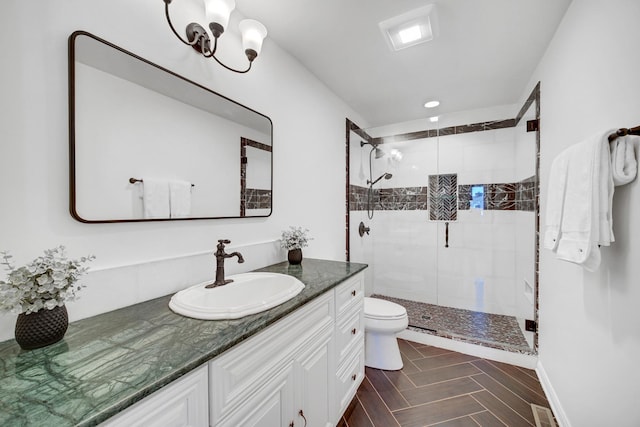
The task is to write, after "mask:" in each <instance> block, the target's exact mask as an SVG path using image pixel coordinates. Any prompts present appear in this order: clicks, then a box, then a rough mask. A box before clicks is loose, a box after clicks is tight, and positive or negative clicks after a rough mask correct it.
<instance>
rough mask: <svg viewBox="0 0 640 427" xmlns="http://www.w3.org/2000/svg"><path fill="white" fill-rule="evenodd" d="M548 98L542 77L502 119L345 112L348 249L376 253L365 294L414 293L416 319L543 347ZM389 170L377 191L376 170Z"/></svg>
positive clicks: (419, 327)
mask: <svg viewBox="0 0 640 427" xmlns="http://www.w3.org/2000/svg"><path fill="white" fill-rule="evenodd" d="M538 99H539V86H537V87H536V88H535V90H534V91H533V92H532V93H531V96H530V97H529V98H528V99H527V101H526V102H525V103H524V105H523V106H522V107H521V108H520V109H519V111H512V112H505V113H504V116H503V117H496V119H497V120H495V121H485V122H477V121H474V120H473V119H474V117H473V114H472V113H469V114H467V115H466V116H465V115H464V114H458V115H456V116H453V115H452V116H451V117H447V116H441V117H440V121H439V123H438V127H436V128H426V129H415V128H413V129H410V130H409V132H406V133H402V134H399V133H391V132H388V131H387V129H390V128H376V129H360V128H358V127H357V125H356V124H354V123H350V122H348V123H347V126H348V132H347V135H348V137H347V145H348V147H347V148H348V151H347V156H348V165H349V168H348V179H349V181H348V197H349V200H348V202H349V203H348V206H349V210H348V215H347V217H348V223H347V226H348V228H349V232H348V236H347V242H346V249H347V256H348V257H349V259H350V260H351V261H355V262H366V263H368V264H369V269H368V270H367V271H368V274H369V276H368V277H366V290H367V294H369V295H370V294H375V295H376V296H380V297H381V298H388V299H391V300H394V301H395V302H399V303H401V304H402V305H404V306H405V307H406V308H407V310H408V312H409V317H410V325H411V326H410V327H412V328H414V329H415V330H416V331H424V332H425V333H431V334H437V335H439V336H444V337H448V338H454V339H463V340H467V341H469V342H472V343H475V344H479V345H484V346H490V347H495V348H499V349H503V350H508V351H514V352H520V353H535V351H536V336H535V333H534V332H530V331H527V330H526V328H525V324H526V323H527V321H530V322H529V323H531V322H534V323H535V322H537V306H536V304H537V303H536V301H537V283H538V277H537V269H536V265H537V262H538V252H537V248H538V242H537V233H536V232H537V229H538V223H537V217H538V215H537V213H538V202H537V194H538V169H539V165H538V153H539V144H540V141H539V132H538V130H537V129H534V130H533V131H529V132H528V131H527V122H528V121H531V120H538V119H539V107H538V105H539V104H538ZM465 120H467V121H465ZM430 125H432V124H431V123H430ZM413 126H415V124H414V125H413ZM394 128H396V129H397V128H398V126H394ZM363 140H364V141H367V142H368V143H369V144H370V145H367V148H368V149H363V148H364V147H361V146H360V142H361V141H363ZM371 147H373V148H371ZM374 150H375V151H374ZM370 151H374V152H376V154H377V155H376V156H375V157H374V158H373V160H372V165H371V173H370V172H369V154H370ZM383 173H389V174H391V175H392V178H391V179H388V180H381V181H380V182H378V183H377V184H376V188H374V191H373V197H372V198H371V202H370V203H367V200H368V199H367V193H366V189H367V179H368V177H369V175H372V176H374V177H377V176H379V175H381V174H383ZM367 209H369V210H371V211H373V213H374V215H372V216H371V215H369V216H367ZM361 221H363V222H364V224H365V225H366V226H367V227H369V228H370V233H369V234H368V235H365V237H363V238H361V237H360V236H359V234H358V224H359V222H361Z"/></svg>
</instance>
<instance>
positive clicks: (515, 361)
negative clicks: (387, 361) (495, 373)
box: [398, 329, 538, 369]
mask: <svg viewBox="0 0 640 427" xmlns="http://www.w3.org/2000/svg"><path fill="white" fill-rule="evenodd" d="M398 338H402V339H405V340H409V341H413V342H417V343H420V344H426V345H432V346H434V347H440V348H445V349H447V350H452V351H457V352H458V353H464V354H469V355H471V356H477V357H482V358H484V359H489V360H495V361H496V362H502V363H508V364H510V365H515V366H520V367H522V368H527V369H536V366H537V364H538V356H536V355H533V354H522V353H514V352H511V351H505V350H499V349H497V348H491V347H484V346H481V345H476V344H470V343H466V342H462V341H456V340H452V339H449V338H444V337H439V336H437V335H431V334H425V333H422V332H417V331H412V330H409V329H405V330H404V331H402V332H400V333H399V334H398Z"/></svg>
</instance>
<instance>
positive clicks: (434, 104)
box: [424, 101, 440, 108]
mask: <svg viewBox="0 0 640 427" xmlns="http://www.w3.org/2000/svg"><path fill="white" fill-rule="evenodd" d="M438 105H440V101H429V102H425V103H424V108H435V107H437V106H438Z"/></svg>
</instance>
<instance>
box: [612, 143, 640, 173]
mask: <svg viewBox="0 0 640 427" xmlns="http://www.w3.org/2000/svg"><path fill="white" fill-rule="evenodd" d="M632 138H633V137H632V136H629V135H627V136H620V137H618V138H616V139H614V140H613V142H611V171H612V174H613V182H614V184H615V185H617V186H619V185H624V184H628V183H630V182H631V181H633V180H634V179H636V174H637V173H638V162H637V161H636V152H635V147H634V143H633V139H636V140H638V139H639V138H637V137H636V138H633V139H632Z"/></svg>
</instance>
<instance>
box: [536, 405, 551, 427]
mask: <svg viewBox="0 0 640 427" xmlns="http://www.w3.org/2000/svg"><path fill="white" fill-rule="evenodd" d="M531 410H532V411H533V418H534V419H535V420H536V427H556V423H555V421H553V413H551V409H549V408H545V407H544V406H539V405H534V404H533V403H532V404H531Z"/></svg>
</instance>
